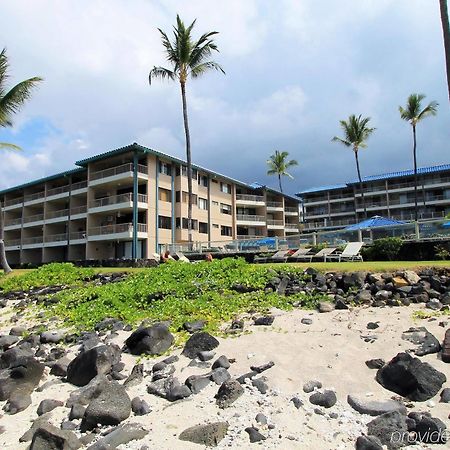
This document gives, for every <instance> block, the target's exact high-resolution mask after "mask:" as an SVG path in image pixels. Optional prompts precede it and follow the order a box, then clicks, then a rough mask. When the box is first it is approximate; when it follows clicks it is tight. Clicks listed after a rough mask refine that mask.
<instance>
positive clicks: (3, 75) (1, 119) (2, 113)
mask: <svg viewBox="0 0 450 450" xmlns="http://www.w3.org/2000/svg"><path fill="white" fill-rule="evenodd" d="M8 68H9V64H8V58H7V56H6V49H3V50H2V51H1V52H0V127H2V128H5V127H11V126H12V116H13V115H14V114H16V113H17V112H19V110H20V108H21V107H22V106H23V105H24V103H25V102H26V101H27V100H28V99H29V98H30V96H31V91H32V90H33V88H34V87H36V85H37V84H38V83H39V82H40V81H42V78H40V77H33V78H29V79H28V80H25V81H21V82H20V83H18V84H16V85H15V86H13V87H12V88H10V89H9V90H7V88H6V84H5V83H6V80H7V79H8V76H9V75H8ZM1 148H4V149H11V150H19V149H20V148H19V147H18V146H17V145H14V144H10V143H7V142H0V149H1ZM3 219H4V211H3V208H2V203H1V199H0V267H2V268H3V270H4V272H5V273H9V272H11V267H9V264H8V261H7V259H6V252H5V241H4V239H5V232H4V225H3V224H4V221H3Z"/></svg>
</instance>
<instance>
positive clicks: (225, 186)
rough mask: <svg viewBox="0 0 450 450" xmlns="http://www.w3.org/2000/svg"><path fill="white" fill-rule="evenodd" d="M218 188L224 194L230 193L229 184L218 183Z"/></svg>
mask: <svg viewBox="0 0 450 450" xmlns="http://www.w3.org/2000/svg"><path fill="white" fill-rule="evenodd" d="M220 190H221V191H222V192H223V193H225V194H231V184H228V183H220Z"/></svg>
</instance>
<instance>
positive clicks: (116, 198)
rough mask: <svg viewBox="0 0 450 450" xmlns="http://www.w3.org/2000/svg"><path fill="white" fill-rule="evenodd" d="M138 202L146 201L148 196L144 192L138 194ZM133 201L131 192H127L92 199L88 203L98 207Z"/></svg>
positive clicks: (90, 205) (91, 206) (92, 206)
mask: <svg viewBox="0 0 450 450" xmlns="http://www.w3.org/2000/svg"><path fill="white" fill-rule="evenodd" d="M137 197H138V202H139V203H147V201H148V197H147V196H146V195H144V194H138V196H137ZM132 201H133V193H132V192H128V193H127V194H120V195H113V196H111V197H103V198H99V199H97V200H94V201H92V202H91V203H90V204H89V207H90V208H100V207H102V206H108V205H116V204H118V203H129V202H132Z"/></svg>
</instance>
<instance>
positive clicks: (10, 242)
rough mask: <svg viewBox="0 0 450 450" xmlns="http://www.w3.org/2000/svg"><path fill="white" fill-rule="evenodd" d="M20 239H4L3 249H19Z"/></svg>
mask: <svg viewBox="0 0 450 450" xmlns="http://www.w3.org/2000/svg"><path fill="white" fill-rule="evenodd" d="M21 243H22V240H21V239H5V250H7V251H11V250H20V245H21Z"/></svg>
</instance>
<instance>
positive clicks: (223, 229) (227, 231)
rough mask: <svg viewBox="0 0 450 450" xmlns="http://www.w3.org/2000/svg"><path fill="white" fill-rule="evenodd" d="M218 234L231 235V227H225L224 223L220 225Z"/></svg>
mask: <svg viewBox="0 0 450 450" xmlns="http://www.w3.org/2000/svg"><path fill="white" fill-rule="evenodd" d="M220 234H221V235H222V236H231V235H232V233H231V227H226V226H225V225H222V226H221V227H220Z"/></svg>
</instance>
